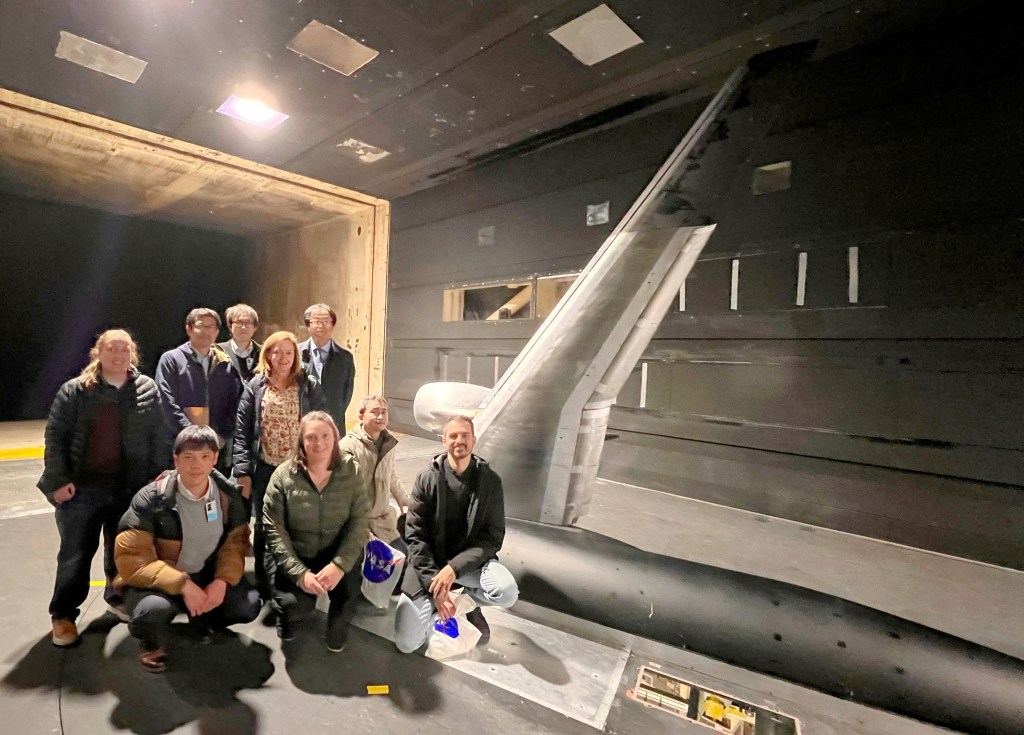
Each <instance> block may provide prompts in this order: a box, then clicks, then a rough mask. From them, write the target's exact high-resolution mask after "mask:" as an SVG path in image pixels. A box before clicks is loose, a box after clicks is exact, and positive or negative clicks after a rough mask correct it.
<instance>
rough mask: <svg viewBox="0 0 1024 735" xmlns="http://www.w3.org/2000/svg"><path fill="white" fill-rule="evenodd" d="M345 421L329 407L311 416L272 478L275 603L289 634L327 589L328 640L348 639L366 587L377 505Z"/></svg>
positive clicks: (269, 512) (338, 644)
mask: <svg viewBox="0 0 1024 735" xmlns="http://www.w3.org/2000/svg"><path fill="white" fill-rule="evenodd" d="M338 440H339V436H338V427H337V426H336V425H335V423H334V420H333V419H332V418H331V417H330V415H329V414H327V413H326V412H324V411H313V412H311V413H309V414H306V416H304V417H303V419H302V423H301V425H300V426H299V440H298V445H297V446H296V451H295V455H294V457H293V458H292V459H290V460H288V461H287V462H285V463H284V464H282V465H281V466H280V467H278V468H277V469H276V470H274V474H273V475H272V476H271V478H270V484H269V485H268V486H267V493H266V496H265V497H264V500H263V525H264V530H265V532H266V535H267V548H268V550H269V554H268V557H271V558H272V559H273V561H274V563H275V565H276V567H275V569H274V570H273V573H272V575H271V578H270V579H271V590H272V593H273V600H274V602H273V604H274V607H275V609H276V611H277V613H278V620H277V632H278V635H279V636H280V638H281V640H284V641H289V640H291V639H292V638H294V636H295V626H296V624H297V623H299V622H301V621H302V619H303V618H305V617H306V616H307V615H308V613H309V612H310V610H312V608H313V606H314V605H315V603H316V596H317V595H318V594H320V593H321V592H326V593H327V595H328V597H329V598H330V607H329V608H328V613H327V648H328V650H330V651H334V652H338V651H341V650H342V649H343V648H344V647H345V641H346V639H347V637H348V621H349V619H350V617H351V612H352V609H351V603H353V602H354V601H355V599H354V598H355V597H356V595H357V594H358V592H359V587H358V583H359V575H358V574H353V573H352V571H353V570H354V569H355V567H356V565H357V564H359V563H361V560H362V555H363V544H364V543H365V542H366V528H367V517H368V513H369V507H368V503H367V501H366V491H365V490H364V489H363V483H362V481H361V480H360V479H359V470H358V467H357V466H356V463H355V460H353V459H352V458H351V455H343V454H342V452H341V450H340V449H339V448H338Z"/></svg>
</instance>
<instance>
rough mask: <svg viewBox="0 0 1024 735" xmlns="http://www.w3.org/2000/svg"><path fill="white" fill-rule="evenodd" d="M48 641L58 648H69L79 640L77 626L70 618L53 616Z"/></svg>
mask: <svg viewBox="0 0 1024 735" xmlns="http://www.w3.org/2000/svg"><path fill="white" fill-rule="evenodd" d="M50 641H51V642H52V643H53V645H55V646H57V647H58V648H70V647H71V646H73V645H75V644H76V643H78V641H79V636H78V626H77V625H75V624H74V622H73V621H71V620H61V619H60V618H54V619H53V635H52V636H51V637H50Z"/></svg>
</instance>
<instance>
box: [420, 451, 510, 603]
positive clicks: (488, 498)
mask: <svg viewBox="0 0 1024 735" xmlns="http://www.w3.org/2000/svg"><path fill="white" fill-rule="evenodd" d="M447 461H448V455H447V454H439V455H437V456H436V457H434V459H433V461H432V462H431V463H430V468H429V469H426V470H423V471H422V472H421V473H420V474H419V475H418V476H417V477H416V482H415V484H414V485H413V487H412V502H411V503H409V512H408V513H407V514H406V517H405V541H406V543H407V544H408V545H409V555H408V562H407V564H408V566H409V567H411V569H412V571H413V573H412V574H406V575H405V577H404V578H403V580H402V591H403V592H405V593H406V594H407V595H409V596H410V597H418V596H419V595H422V594H423V593H424V592H425V591H426V590H427V589H429V587H430V580H431V579H433V578H434V576H435V575H436V574H437V573H438V572H439V571H441V568H442V567H443V566H445V565H450V566H451V567H452V569H454V570H455V576H456V577H458V576H461V575H463V574H466V573H467V572H475V571H476V570H477V569H480V568H481V567H482V566H483V565H484V564H486V563H487V562H489V561H490V560H491V559H496V558H497V557H498V550H499V549H501V545H502V543H503V542H504V541H505V494H504V491H503V490H502V487H501V478H500V477H498V474H497V473H496V472H495V471H494V470H492V469H491V466H490V465H489V464H488V463H487V462H486V461H485V460H483V459H480V458H479V457H477V456H476V455H475V454H474V455H473V464H472V470H471V471H470V472H467V482H468V483H469V484H470V486H471V488H472V494H471V499H470V502H469V508H468V509H467V511H466V535H465V536H464V537H462V538H453V536H452V531H451V530H450V529H449V528H447V526H446V523H445V520H446V518H447V509H446V507H445V506H446V504H447V500H448V493H449V490H448V482H447V480H446V479H445V476H444V463H445V462H447Z"/></svg>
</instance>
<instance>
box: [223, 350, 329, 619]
mask: <svg viewBox="0 0 1024 735" xmlns="http://www.w3.org/2000/svg"><path fill="white" fill-rule="evenodd" d="M323 407H324V395H323V392H322V391H321V390H320V384H319V383H318V382H317V380H316V378H314V377H313V376H311V375H306V373H305V372H303V370H302V362H301V360H300V358H299V343H298V340H297V339H296V338H295V335H294V334H292V333H291V332H274V333H273V334H272V335H270V336H269V337H267V339H266V341H265V342H264V343H263V350H262V351H261V352H260V361H259V365H258V366H257V367H256V375H255V377H253V378H252V380H250V381H249V382H248V383H247V384H246V386H245V392H244V393H243V394H242V400H241V401H239V403H238V417H237V420H236V425H235V445H234V458H233V459H234V471H233V473H232V474H234V476H235V481H236V482H237V483H238V485H239V487H241V488H242V494H243V495H244V496H245V497H246V498H249V502H250V505H251V507H252V515H253V518H255V519H256V523H255V533H254V534H253V555H254V556H255V557H256V585H257V587H258V588H259V590H260V596H261V597H263V599H264V600H267V599H269V597H270V581H269V580H270V575H271V574H272V573H273V570H272V569H268V566H267V564H268V562H267V559H265V555H266V554H265V549H266V541H265V538H264V533H263V495H264V493H265V492H266V489H267V483H268V482H269V481H270V476H271V475H272V474H273V472H274V470H275V469H276V468H277V466H278V465H280V464H282V463H283V462H284V461H285V460H287V459H288V458H289V456H291V453H292V451H293V450H294V448H295V446H296V445H297V444H298V440H299V421H300V420H301V419H302V417H303V416H304V415H306V414H307V413H309V412H310V411H316V410H320V409H322V408H323ZM271 563H272V562H271Z"/></svg>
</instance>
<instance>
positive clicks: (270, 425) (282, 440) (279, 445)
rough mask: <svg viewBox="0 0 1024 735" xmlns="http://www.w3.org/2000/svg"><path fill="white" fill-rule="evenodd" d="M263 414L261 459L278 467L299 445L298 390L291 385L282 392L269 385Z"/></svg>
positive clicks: (261, 407) (296, 386)
mask: <svg viewBox="0 0 1024 735" xmlns="http://www.w3.org/2000/svg"><path fill="white" fill-rule="evenodd" d="M260 411H261V412H262V413H261V418H262V422H261V423H262V426H261V427H260V459H262V460H263V461H264V462H266V463H267V464H270V465H274V466H275V467H276V466H277V465H279V464H281V463H282V462H284V461H285V460H286V459H288V457H289V455H291V453H292V450H293V449H295V445H296V444H297V443H298V441H299V418H300V417H299V386H298V385H296V384H295V383H292V384H291V385H289V386H288V387H287V388H285V389H284V390H281V389H280V388H276V387H274V384H273V383H267V387H266V389H265V390H264V391H263V401H262V403H261V406H260Z"/></svg>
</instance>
